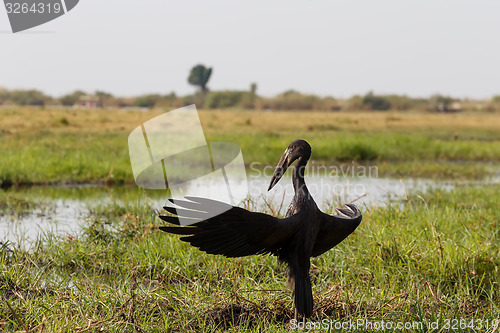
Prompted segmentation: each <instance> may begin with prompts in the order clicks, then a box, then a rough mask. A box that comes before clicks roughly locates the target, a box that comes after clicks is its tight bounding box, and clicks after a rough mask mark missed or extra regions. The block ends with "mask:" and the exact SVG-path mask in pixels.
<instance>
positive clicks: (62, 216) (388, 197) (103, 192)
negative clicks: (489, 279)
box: [0, 176, 499, 243]
mask: <svg viewBox="0 0 500 333" xmlns="http://www.w3.org/2000/svg"><path fill="white" fill-rule="evenodd" d="M269 179H270V178H269V177H262V176H255V177H252V176H250V177H249V179H248V188H249V193H250V198H251V199H252V201H253V203H254V205H253V206H254V207H256V209H263V208H265V207H264V206H265V205H269V204H271V205H276V206H278V207H279V206H281V205H282V206H283V207H286V206H288V204H289V202H290V200H291V198H292V197H293V187H292V184H291V180H290V177H288V178H283V179H282V180H281V181H280V183H278V185H277V186H276V187H275V188H274V189H273V190H272V191H270V192H267V187H268V186H269ZM498 180H499V179H493V180H490V181H488V183H498V182H499V181H498ZM306 182H307V186H308V188H309V190H310V192H311V194H312V195H313V197H314V199H315V201H316V203H317V204H318V206H319V207H320V208H321V209H328V208H331V207H332V206H337V205H339V204H342V203H348V202H352V201H355V202H356V204H357V205H358V206H359V207H361V208H364V207H365V208H366V207H371V206H374V205H375V206H383V205H387V204H388V203H391V202H398V201H400V200H401V199H405V197H406V196H407V195H408V194H409V193H410V192H415V191H427V190H430V189H436V188H441V189H447V190H449V189H452V188H453V187H455V186H457V185H460V184H456V183H454V182H450V181H436V180H429V179H406V180H400V179H394V178H350V177H344V178H338V177H335V178H331V177H319V176H310V177H308V178H307V180H306ZM483 183H484V182H483ZM468 185H471V184H468ZM472 185H474V184H472ZM242 186H243V185H242ZM9 192H11V193H12V194H15V195H16V196H18V197H22V198H26V200H34V201H36V202H42V204H41V205H39V206H37V207H36V208H34V209H33V210H31V211H30V212H29V214H21V215H17V214H15V213H12V212H11V213H9V212H2V213H3V214H0V241H2V242H5V241H10V242H15V243H26V242H32V241H34V240H36V238H37V237H38V236H39V235H43V233H45V232H49V231H50V232H53V233H55V234H57V235H67V234H69V235H75V234H77V233H78V232H79V230H80V227H81V226H82V224H83V223H84V221H85V218H87V217H89V216H90V215H91V211H92V208H94V207H96V206H98V205H109V204H117V205H125V204H126V203H131V202H133V203H136V202H140V203H141V202H146V203H147V204H149V205H150V206H151V207H152V208H155V209H158V210H160V209H161V207H162V206H164V205H165V203H166V193H165V192H164V191H148V192H145V191H144V190H141V189H139V188H137V187H136V186H127V187H98V186H60V187H53V186H52V187H29V188H19V189H10V190H9ZM7 194H9V193H7ZM284 210H285V209H283V210H282V211H281V212H282V213H283V211H284Z"/></svg>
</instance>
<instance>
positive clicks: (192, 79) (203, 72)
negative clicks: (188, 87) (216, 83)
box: [188, 65, 212, 93]
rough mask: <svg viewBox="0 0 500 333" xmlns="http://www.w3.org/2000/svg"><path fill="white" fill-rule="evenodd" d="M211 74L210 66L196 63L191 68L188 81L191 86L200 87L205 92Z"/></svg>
mask: <svg viewBox="0 0 500 333" xmlns="http://www.w3.org/2000/svg"><path fill="white" fill-rule="evenodd" d="M211 74H212V68H207V67H205V66H203V65H196V66H194V67H193V68H192V69H191V73H190V74H189V77H188V82H189V83H190V84H192V85H193V86H198V87H200V90H201V91H202V93H206V92H207V91H208V88H207V83H208V80H209V79H210V75H211Z"/></svg>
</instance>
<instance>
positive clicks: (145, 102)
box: [134, 94, 161, 108]
mask: <svg viewBox="0 0 500 333" xmlns="http://www.w3.org/2000/svg"><path fill="white" fill-rule="evenodd" d="M160 98H161V96H160V95H154V94H151V95H143V96H139V97H137V98H136V99H135V101H134V106H138V107H142V108H152V107H153V106H155V104H156V103H157V102H158V101H159V100H160Z"/></svg>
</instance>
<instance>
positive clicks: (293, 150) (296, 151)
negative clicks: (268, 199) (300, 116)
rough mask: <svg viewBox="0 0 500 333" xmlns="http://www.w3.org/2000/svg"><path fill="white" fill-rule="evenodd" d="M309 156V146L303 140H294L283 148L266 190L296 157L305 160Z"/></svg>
mask: <svg viewBox="0 0 500 333" xmlns="http://www.w3.org/2000/svg"><path fill="white" fill-rule="evenodd" d="M310 157H311V146H310V145H309V143H307V141H305V140H295V141H293V142H292V143H290V145H289V146H288V148H287V149H286V150H285V152H284V153H283V155H282V156H281V158H280V160H279V162H278V165H277V166H276V169H275V170H274V174H273V178H272V179H271V183H270V184H269V188H268V189H267V190H268V191H269V190H271V189H272V188H273V187H274V185H276V184H277V183H278V181H279V180H280V179H281V177H283V175H284V174H285V172H286V170H287V169H288V167H289V166H290V165H291V164H292V163H293V162H294V161H295V160H297V159H299V158H303V159H304V160H305V161H306V162H307V160H309V158H310Z"/></svg>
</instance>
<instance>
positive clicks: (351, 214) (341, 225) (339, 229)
mask: <svg viewBox="0 0 500 333" xmlns="http://www.w3.org/2000/svg"><path fill="white" fill-rule="evenodd" d="M345 206H346V207H347V208H337V212H338V214H339V215H328V214H323V215H322V219H321V227H320V230H319V232H318V236H317V237H316V242H315V243H314V248H313V251H312V256H313V257H317V256H319V255H321V254H323V253H325V252H326V251H328V250H330V249H331V248H333V247H334V246H335V245H337V244H339V243H340V242H342V241H343V240H344V239H346V238H347V236H349V235H350V234H351V233H352V232H353V231H354V230H356V228H357V227H358V226H359V224H360V223H361V220H362V218H363V216H362V215H361V212H360V211H359V209H358V207H356V206H355V205H353V204H346V205H345Z"/></svg>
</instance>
